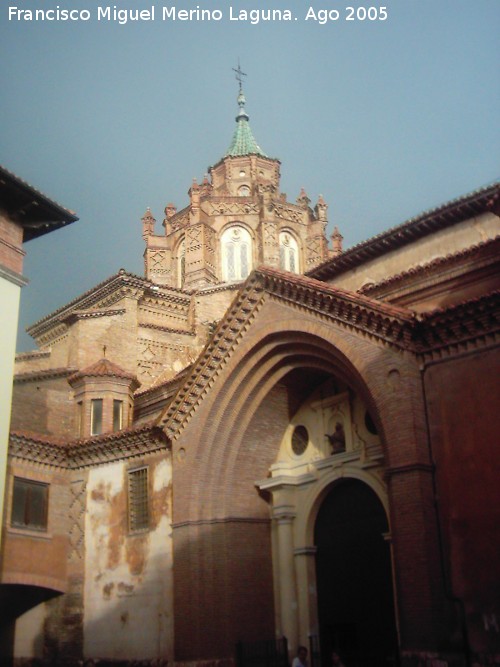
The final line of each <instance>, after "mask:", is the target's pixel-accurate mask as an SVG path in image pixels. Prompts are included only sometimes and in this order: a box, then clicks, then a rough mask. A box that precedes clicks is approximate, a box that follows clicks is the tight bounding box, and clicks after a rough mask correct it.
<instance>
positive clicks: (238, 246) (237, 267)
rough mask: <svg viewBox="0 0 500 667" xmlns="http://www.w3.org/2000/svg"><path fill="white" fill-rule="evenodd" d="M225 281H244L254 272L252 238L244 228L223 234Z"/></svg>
mask: <svg viewBox="0 0 500 667" xmlns="http://www.w3.org/2000/svg"><path fill="white" fill-rule="evenodd" d="M221 249H222V277H223V280H227V281H233V280H244V279H245V278H246V277H247V276H248V274H249V273H250V271H251V270H252V238H251V236H250V234H249V233H248V232H247V230H246V229H244V228H243V227H230V228H229V229H226V231H225V232H224V233H223V234H222V238H221Z"/></svg>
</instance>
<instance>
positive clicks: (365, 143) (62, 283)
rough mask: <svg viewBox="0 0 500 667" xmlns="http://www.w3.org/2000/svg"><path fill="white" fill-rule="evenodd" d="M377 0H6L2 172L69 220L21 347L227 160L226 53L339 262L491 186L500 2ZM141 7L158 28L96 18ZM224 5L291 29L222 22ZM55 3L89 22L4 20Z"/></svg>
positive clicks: (34, 274)
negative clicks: (319, 206)
mask: <svg viewBox="0 0 500 667" xmlns="http://www.w3.org/2000/svg"><path fill="white" fill-rule="evenodd" d="M371 1H373V0H371ZM310 2H311V3H312V4H309V3H310ZM382 2H384V4H383V5H382V4H377V5H375V4H370V0H369V2H367V3H365V4H363V3H362V2H356V3H354V2H352V3H351V4H349V0H345V1H343V2H338V1H336V0H325V1H324V2H323V1H322V0H306V1H305V2H302V1H300V2H299V1H298V0H288V2H287V1H285V0H275V1H274V2H273V1H270V2H269V1H266V2H265V3H264V2H262V1H261V2H258V1H257V0H253V2H252V0H247V1H246V2H240V1H239V0H234V2H232V3H231V2H230V0H199V2H194V1H191V0H179V1H178V2H177V4H176V0H172V2H169V0H165V1H164V2H162V1H161V0H115V3H114V4H113V3H111V4H106V0H102V2H98V1H96V0H58V1H57V2H56V1H53V0H3V2H2V3H1V6H0V84H1V91H2V92H1V95H0V118H1V132H0V163H1V164H3V166H5V167H6V168H7V169H9V170H11V171H13V172H14V173H16V174H17V175H18V176H20V177H21V178H23V179H24V180H26V181H28V182H29V183H30V184H31V185H33V186H34V187H36V188H37V189H39V190H41V191H42V192H43V193H44V194H46V195H47V196H48V197H50V198H51V199H54V200H55V201H57V202H58V203H60V204H61V205H63V206H65V207H66V208H69V209H71V210H73V211H75V212H76V214H77V215H78V216H79V221H78V222H76V223H74V224H73V225H70V226H69V227H68V228H67V229H63V230H60V231H56V232H54V233H51V234H47V235H46V236H44V237H41V238H39V239H36V240H33V241H30V242H29V243H27V244H26V247H25V249H26V251H27V256H26V259H25V265H24V274H25V276H26V277H27V278H28V279H29V281H30V282H29V284H28V285H27V286H26V287H24V288H23V289H22V295H21V311H20V321H19V332H20V333H19V339H18V351H27V350H30V349H34V347H35V344H34V341H33V340H32V339H31V338H30V337H29V336H28V335H27V334H26V333H25V328H26V327H27V326H29V325H30V324H33V323H35V322H36V321H38V320H39V319H40V318H42V317H44V316H45V315H47V314H49V313H51V312H53V311H54V310H56V309H57V308H59V307H61V306H63V305H64V304H65V303H67V302H68V301H70V300H72V299H74V298H76V297H77V296H79V295H80V294H82V293H83V292H85V291H87V290H89V289H91V288H92V287H93V286H94V285H96V284H98V283H99V282H101V281H103V280H105V279H106V278H108V277H109V276H111V275H113V274H114V273H116V272H117V271H118V270H119V269H120V268H124V269H126V270H127V271H129V272H131V273H136V274H138V275H143V258H142V255H143V251H144V243H143V240H142V237H141V223H140V219H141V217H142V215H143V214H144V212H145V210H146V208H147V207H148V206H149V207H151V209H152V212H153V214H154V215H155V217H156V219H157V233H159V232H160V230H162V227H161V221H162V220H163V217H164V214H163V209H164V207H165V205H166V204H167V202H170V201H172V202H174V203H175V204H176V205H177V207H178V208H179V209H180V208H183V207H184V206H186V205H187V203H188V195H187V191H188V189H189V187H190V185H191V182H192V179H193V178H197V179H198V181H200V180H201V179H202V178H203V176H204V174H205V172H206V171H207V169H208V167H209V166H210V165H213V164H215V163H216V162H218V160H219V159H220V158H221V157H223V155H224V154H225V152H226V150H227V148H228V147H229V144H230V142H231V137H232V134H233V131H234V127H235V116H236V113H237V111H238V107H237V103H236V97H237V93H238V84H237V81H236V80H235V75H234V71H233V68H235V67H237V64H238V59H239V61H240V63H241V68H242V70H243V71H244V72H245V73H246V74H247V76H246V77H244V92H245V95H246V99H247V104H246V110H247V112H248V114H249V116H250V125H251V127H252V130H253V133H254V135H255V138H256V140H257V142H258V144H259V145H260V146H261V148H262V149H263V150H264V151H265V152H266V153H267V154H268V155H269V156H270V157H276V158H279V159H280V161H281V190H282V191H283V192H286V193H287V195H288V198H289V200H291V201H295V199H296V197H297V196H298V194H299V191H300V188H301V187H304V188H305V190H306V192H307V193H308V195H309V197H310V199H311V200H312V202H313V204H314V203H315V202H316V201H317V198H318V195H319V194H322V195H323V197H324V198H325V200H326V202H327V203H328V205H329V210H328V217H329V226H328V230H327V233H328V234H330V233H331V232H332V230H333V226H334V225H337V226H338V227H339V229H340V231H341V233H342V234H343V236H344V247H345V248H347V247H350V246H352V245H354V244H356V243H359V242H360V241H362V240H365V239H367V238H369V237H371V236H374V235H375V234H378V233H380V232H382V231H384V230H385V229H388V228H389V227H393V226H395V225H397V224H400V223H401V222H404V221H405V220H407V219H409V218H411V217H413V216H415V215H417V214H419V213H421V212H422V211H424V210H427V209H430V208H433V207H435V206H438V205H440V204H442V203H444V202H446V201H449V200H450V199H453V198H455V197H458V196H460V195H463V194H465V193H468V192H470V191H472V190H475V189H477V188H479V187H481V186H483V185H487V184H489V183H491V182H493V181H495V180H498V178H499V176H500V167H499V160H498V156H499V155H500V133H499V125H498V119H499V118H500V78H499V71H500V40H499V39H498V34H499V32H500V0H474V1H473V2H472V1H471V0H382ZM153 6H154V8H155V20H154V21H146V20H142V21H128V22H127V23H125V24H120V23H118V22H116V21H107V20H101V21H99V20H98V19H97V12H98V7H102V8H104V9H105V8H106V7H109V8H110V9H111V12H112V11H113V8H114V7H116V8H117V9H120V10H123V9H129V10H137V9H139V10H145V11H151V8H152V7H153ZM231 6H232V8H233V9H232V16H233V18H234V17H236V16H240V11H241V10H247V11H249V10H251V9H253V10H259V11H262V13H264V12H265V10H281V11H282V15H283V16H286V14H285V10H289V11H290V13H291V15H292V20H291V21H285V20H283V21H278V20H274V21H265V20H260V21H259V22H258V23H252V22H251V21H244V20H242V19H240V20H231V15H230V7H231ZM349 6H351V7H353V8H354V9H353V10H349V9H347V8H348V7H349ZM56 7H59V9H60V10H77V11H78V12H81V11H87V12H88V14H89V15H90V20H88V21H83V20H79V21H41V20H38V21H35V20H33V21H26V20H23V19H19V18H17V17H19V16H26V15H27V14H26V13H24V14H20V13H19V12H18V10H29V9H31V10H36V9H38V10H40V9H43V10H45V11H46V10H48V9H51V8H56ZM163 7H167V8H172V7H175V8H176V11H177V12H178V11H180V10H195V9H196V8H197V7H198V8H199V9H200V10H201V9H209V10H210V11H211V12H213V13H214V14H215V15H219V14H218V13H217V12H219V13H220V15H222V19H221V20H220V21H216V20H211V21H196V20H195V19H194V18H193V20H187V21H183V20H179V19H177V20H175V21H173V20H171V19H167V20H162V8H163ZM370 7H371V8H372V9H371V10H370V12H368V8H370ZM382 7H383V8H384V10H382V9H381V8H382ZM12 8H14V9H12ZM322 9H330V10H333V12H332V13H331V14H330V16H331V18H332V19H334V18H335V16H336V13H335V12H336V11H337V12H338V18H337V20H330V21H328V22H326V23H323V24H322V23H320V21H319V20H315V18H314V17H316V18H317V19H319V18H320V17H321V16H322V15H321V14H320V10H322ZM9 13H10V15H11V18H10V20H9ZM308 13H309V16H310V18H308V19H307V20H306V16H307V15H308ZM367 14H370V16H371V17H373V18H374V20H368V18H365V19H364V20H363V18H364V16H366V15H367ZM350 15H352V16H353V17H354V19H355V20H348V18H349V16H350ZM384 16H385V20H380V19H382V18H384ZM358 17H359V18H358ZM295 19H297V20H295Z"/></svg>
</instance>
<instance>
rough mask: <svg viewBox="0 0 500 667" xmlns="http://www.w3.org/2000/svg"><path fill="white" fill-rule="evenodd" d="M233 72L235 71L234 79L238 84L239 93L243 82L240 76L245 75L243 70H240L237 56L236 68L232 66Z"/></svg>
mask: <svg viewBox="0 0 500 667" xmlns="http://www.w3.org/2000/svg"><path fill="white" fill-rule="evenodd" d="M233 72H236V81H237V82H238V83H239V84H240V93H241V88H242V84H243V79H242V78H241V77H242V76H246V74H245V72H242V71H241V67H240V59H239V58H238V69H235V68H234V67H233Z"/></svg>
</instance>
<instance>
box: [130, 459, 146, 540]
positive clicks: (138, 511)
mask: <svg viewBox="0 0 500 667" xmlns="http://www.w3.org/2000/svg"><path fill="white" fill-rule="evenodd" d="M128 525H129V530H130V531H131V532H134V531H136V530H145V529H146V528H149V493H148V469H147V468H139V469H137V470H130V471H129V473H128Z"/></svg>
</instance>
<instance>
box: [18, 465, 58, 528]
mask: <svg viewBox="0 0 500 667" xmlns="http://www.w3.org/2000/svg"><path fill="white" fill-rule="evenodd" d="M48 500H49V485H48V484H43V483H42V482H34V481H33V480H30V479H21V478H20V477H14V491H13V495H12V514H11V524H12V526H15V527H17V528H31V529H33V530H47V515H48Z"/></svg>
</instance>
